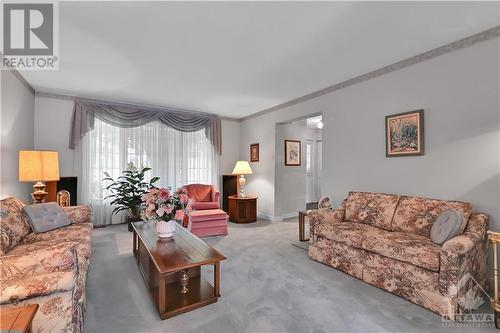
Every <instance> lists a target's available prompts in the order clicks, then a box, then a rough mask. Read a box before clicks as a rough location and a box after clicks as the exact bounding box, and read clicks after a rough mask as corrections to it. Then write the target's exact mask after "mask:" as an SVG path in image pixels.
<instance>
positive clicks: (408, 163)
mask: <svg viewBox="0 0 500 333" xmlns="http://www.w3.org/2000/svg"><path fill="white" fill-rule="evenodd" d="M499 76H500V38H496V39H493V40H489V41H485V42H481V43H478V44H475V45H473V46H470V47H467V48H465V49H462V50H458V51H454V52H452V53H449V54H445V55H442V56H440V57H436V58H433V59H430V60H427V61H425V62H422V63H418V64H415V65H413V66H410V67H407V68H405V69H402V70H399V71H395V72H392V73H389V74H386V75H383V76H380V77H377V78H374V79H371V80H368V81H365V82H363V83H360V84H357V85H353V86H350V87H347V88H344V89H341V90H337V91H334V92H332V93H329V94H326V95H323V96H320V97H317V98H314V99H311V100H308V101H304V102H302V103H299V104H296V105H293V106H290V107H287V108H283V109H280V110H277V111H274V112H271V113H268V114H263V115H261V116H258V117H255V118H250V119H248V120H245V121H243V122H242V123H241V125H240V126H241V138H240V151H246V149H247V147H248V145H249V144H250V143H253V142H259V143H260V149H261V162H260V163H259V165H258V166H256V167H254V174H253V175H252V176H249V177H248V187H247V188H248V192H253V193H255V194H257V195H258V196H259V201H258V209H259V213H260V214H261V216H270V217H271V218H272V217H274V216H275V207H274V200H275V199H274V198H275V193H274V185H275V171H274V163H275V161H274V157H275V143H274V139H275V124H276V123H278V122H284V121H287V120H290V119H296V118H299V117H303V116H304V115H310V114H314V113H319V112H321V113H322V114H323V122H324V124H325V126H324V127H323V186H322V192H323V194H330V195H333V197H334V201H335V204H338V203H339V202H340V201H341V200H342V198H344V197H345V196H346V194H347V192H348V191H350V190H362V191H375V192H389V193H401V194H409V195H419V196H427V197H435V198H443V199H458V200H465V201H469V202H471V203H472V204H473V206H474V207H475V209H476V210H478V211H481V212H485V213H488V214H490V215H491V217H492V225H493V226H494V227H496V228H497V229H498V228H500V221H499V216H500V208H499V206H500V193H499V192H500V176H499V174H500V156H499V155H500V120H499V117H500V98H499V94H500V85H499ZM421 108H423V109H425V148H426V154H425V156H418V157H398V158H386V157H385V141H384V116H386V115H389V114H393V113H398V112H404V111H410V110H415V109H421ZM240 156H241V155H240ZM280 195H286V193H276V196H280Z"/></svg>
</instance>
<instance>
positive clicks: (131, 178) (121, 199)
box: [103, 163, 160, 231]
mask: <svg viewBox="0 0 500 333" xmlns="http://www.w3.org/2000/svg"><path fill="white" fill-rule="evenodd" d="M149 170H151V168H147V167H143V168H141V169H140V170H139V169H138V168H137V167H135V166H134V164H133V163H129V165H128V168H127V170H125V171H122V175H121V176H119V177H118V178H117V179H116V180H115V179H113V178H112V177H111V176H110V175H109V173H107V172H104V175H105V176H106V178H104V179H103V181H108V182H111V183H110V184H109V185H108V186H106V190H108V191H109V192H110V193H111V194H110V195H108V196H106V198H105V199H113V200H112V201H111V202H110V204H111V205H115V206H116V207H115V208H114V209H113V212H112V214H117V213H118V212H121V211H128V216H127V224H128V231H133V229H132V222H135V221H140V220H141V204H142V196H143V195H144V194H145V193H146V192H148V191H149V190H150V189H151V188H155V186H154V184H155V183H156V182H157V181H158V180H159V179H160V177H153V178H151V180H150V181H149V182H146V181H145V180H144V178H145V175H146V172H148V171H149Z"/></svg>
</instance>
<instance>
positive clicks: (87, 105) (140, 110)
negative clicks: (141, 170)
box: [69, 99, 222, 155]
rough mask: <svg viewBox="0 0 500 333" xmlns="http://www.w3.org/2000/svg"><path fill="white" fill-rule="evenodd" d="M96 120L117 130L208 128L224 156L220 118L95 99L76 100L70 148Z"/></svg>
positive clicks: (214, 143)
mask: <svg viewBox="0 0 500 333" xmlns="http://www.w3.org/2000/svg"><path fill="white" fill-rule="evenodd" d="M95 118H98V119H99V120H102V121H104V122H106V123H108V124H111V125H113V126H117V127H138V126H142V125H145V124H147V123H149V122H151V121H159V122H161V123H162V124H165V125H166V126H169V127H172V128H173V129H175V130H178V131H181V132H195V131H199V130H201V129H205V135H206V137H207V138H208V139H209V140H210V142H212V144H213V145H214V147H215V150H216V151H217V153H218V154H219V155H221V154H222V129H221V120H220V118H219V117H217V116H207V115H197V114H194V113H188V112H185V111H180V110H178V109H173V108H169V109H159V108H150V107H139V106H132V105H127V104H117V103H104V102H98V101H93V100H81V99H77V100H75V105H74V108H73V122H72V127H71V134H70V141H69V149H74V148H75V147H76V146H77V145H78V143H79V142H80V141H81V139H82V138H83V136H84V135H85V134H86V133H88V132H89V131H91V130H92V129H94V122H95Z"/></svg>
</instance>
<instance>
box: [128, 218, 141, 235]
mask: <svg viewBox="0 0 500 333" xmlns="http://www.w3.org/2000/svg"><path fill="white" fill-rule="evenodd" d="M138 221H142V219H141V218H140V217H139V216H127V225H128V231H130V232H132V231H134V228H132V222H138Z"/></svg>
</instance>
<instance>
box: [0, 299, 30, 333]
mask: <svg viewBox="0 0 500 333" xmlns="http://www.w3.org/2000/svg"><path fill="white" fill-rule="evenodd" d="M37 311H38V304H31V305H26V306H21V307H17V308H10V309H5V310H3V309H2V311H1V312H0V331H1V332H6V333H7V332H16V333H18V332H22V333H31V332H32V330H31V323H32V321H33V318H34V317H35V314H36V312H37Z"/></svg>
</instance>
